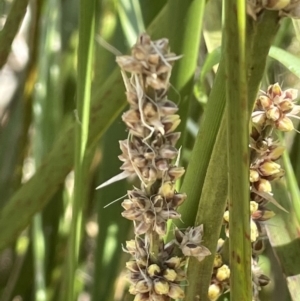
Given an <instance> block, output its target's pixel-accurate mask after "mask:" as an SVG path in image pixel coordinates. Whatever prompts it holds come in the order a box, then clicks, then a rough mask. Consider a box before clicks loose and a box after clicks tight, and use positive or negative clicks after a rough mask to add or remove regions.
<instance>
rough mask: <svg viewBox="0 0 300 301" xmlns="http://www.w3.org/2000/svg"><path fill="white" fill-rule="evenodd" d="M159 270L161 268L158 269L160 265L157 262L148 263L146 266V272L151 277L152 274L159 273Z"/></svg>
mask: <svg viewBox="0 0 300 301" xmlns="http://www.w3.org/2000/svg"><path fill="white" fill-rule="evenodd" d="M160 271H161V269H160V267H159V266H158V265H157V264H151V265H149V266H148V268H147V272H148V274H149V275H150V276H151V277H153V276H155V275H157V274H159V273H160Z"/></svg>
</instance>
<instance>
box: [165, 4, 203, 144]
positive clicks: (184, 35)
mask: <svg viewBox="0 0 300 301" xmlns="http://www.w3.org/2000/svg"><path fill="white" fill-rule="evenodd" d="M205 4H206V1H203V0H196V1H184V4H183V2H182V1H180V0H173V1H169V2H168V13H167V16H168V32H167V37H168V39H169V40H170V48H171V49H172V51H174V52H175V53H176V54H178V55H182V56H183V57H182V59H181V60H179V61H178V63H177V64H175V65H174V68H173V71H172V77H171V83H172V85H174V89H170V91H169V94H168V95H169V97H170V99H173V100H174V101H175V100H176V99H178V97H180V98H179V99H178V100H179V109H180V119H181V124H180V125H179V128H178V130H179V131H180V132H181V138H180V140H179V141H178V144H180V145H184V144H185V142H184V141H185V135H186V134H185V129H186V122H187V118H188V111H189V105H190V100H191V98H190V97H191V96H192V95H193V79H194V74H195V70H196V67H197V59H198V54H199V47H200V41H201V33H202V25H203V16H204V9H205ZM183 16H184V20H185V26H182V23H181V20H182V19H183Z"/></svg>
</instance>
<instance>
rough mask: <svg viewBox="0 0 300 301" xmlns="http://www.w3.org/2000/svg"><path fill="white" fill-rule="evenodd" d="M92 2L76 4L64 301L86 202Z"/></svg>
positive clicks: (71, 290) (71, 292)
mask: <svg viewBox="0 0 300 301" xmlns="http://www.w3.org/2000/svg"><path fill="white" fill-rule="evenodd" d="M95 8H96V1H95V0H90V1H85V0H81V1H80V12H79V46H78V75H77V87H78V91H77V95H78V96H77V113H78V118H79V121H78V122H77V124H76V130H75V131H76V140H75V141H76V142H75V184H74V199H73V208H72V223H71V234H70V241H69V254H68V262H67V267H68V271H67V272H68V277H67V288H66V293H67V296H66V300H68V301H74V300H75V298H76V296H75V286H74V284H75V283H74V278H75V271H76V268H77V265H78V259H79V247H80V241H81V234H82V233H81V232H82V212H83V208H84V203H85V202H84V201H85V199H86V188H85V187H86V184H85V180H86V178H87V172H88V168H87V166H86V165H87V162H88V161H89V160H87V159H88V156H87V146H88V137H89V120H90V109H91V82H92V62H93V45H94V36H95V11H96V9H95Z"/></svg>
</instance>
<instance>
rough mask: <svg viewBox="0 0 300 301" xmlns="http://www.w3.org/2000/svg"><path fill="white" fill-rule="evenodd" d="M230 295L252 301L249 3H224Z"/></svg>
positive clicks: (240, 1)
mask: <svg viewBox="0 0 300 301" xmlns="http://www.w3.org/2000/svg"><path fill="white" fill-rule="evenodd" d="M225 33H226V38H225V47H226V49H225V52H226V56H225V60H226V77H227V81H226V103H227V137H228V142H227V143H228V144H227V152H228V173H229V177H228V194H229V195H228V206H229V216H230V217H229V233H230V242H229V250H230V271H231V277H230V292H231V294H230V295H231V300H232V301H235V300H236V301H237V300H238V301H251V300H252V293H251V283H252V280H251V241H250V222H249V221H250V213H249V154H248V153H249V148H248V139H249V113H248V95H247V74H246V70H247V64H246V48H245V46H246V41H245V37H246V3H245V1H244V0H227V1H225Z"/></svg>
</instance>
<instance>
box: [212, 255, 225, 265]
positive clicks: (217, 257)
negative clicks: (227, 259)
mask: <svg viewBox="0 0 300 301" xmlns="http://www.w3.org/2000/svg"><path fill="white" fill-rule="evenodd" d="M222 263H223V260H222V256H221V255H220V254H218V253H216V255H215V258H214V268H218V267H220V266H221V265H222Z"/></svg>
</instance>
